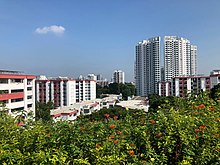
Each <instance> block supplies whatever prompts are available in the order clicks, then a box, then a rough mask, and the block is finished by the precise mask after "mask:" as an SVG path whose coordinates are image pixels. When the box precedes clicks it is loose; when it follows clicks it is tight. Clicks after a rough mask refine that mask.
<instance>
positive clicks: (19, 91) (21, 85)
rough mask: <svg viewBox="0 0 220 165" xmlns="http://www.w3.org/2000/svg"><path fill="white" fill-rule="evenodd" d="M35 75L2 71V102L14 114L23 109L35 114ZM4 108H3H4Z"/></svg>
mask: <svg viewBox="0 0 220 165" xmlns="http://www.w3.org/2000/svg"><path fill="white" fill-rule="evenodd" d="M35 79H36V77H35V76H32V75H24V74H22V73H20V72H17V71H3V70H1V71H0V102H1V103H2V104H4V106H5V107H4V110H6V111H7V112H8V113H9V114H11V115H12V116H14V117H15V116H17V115H19V114H21V112H22V110H24V111H25V112H27V113H29V112H31V113H32V115H33V116H35ZM2 109H3V108H2Z"/></svg>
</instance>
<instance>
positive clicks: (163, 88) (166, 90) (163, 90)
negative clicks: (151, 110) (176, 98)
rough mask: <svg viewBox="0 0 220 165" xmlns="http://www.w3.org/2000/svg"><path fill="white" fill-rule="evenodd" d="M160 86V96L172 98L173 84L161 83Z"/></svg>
mask: <svg viewBox="0 0 220 165" xmlns="http://www.w3.org/2000/svg"><path fill="white" fill-rule="evenodd" d="M158 86H159V95H160V96H171V82H170V81H160V82H159V83H158Z"/></svg>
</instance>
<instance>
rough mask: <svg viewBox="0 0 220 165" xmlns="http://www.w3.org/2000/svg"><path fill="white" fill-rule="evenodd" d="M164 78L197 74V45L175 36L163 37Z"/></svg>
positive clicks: (167, 79)
mask: <svg viewBox="0 0 220 165" xmlns="http://www.w3.org/2000/svg"><path fill="white" fill-rule="evenodd" d="M164 69H165V80H166V81H169V80H171V79H172V78H173V77H176V76H189V75H196V74H197V47H196V46H193V45H191V44H190V41H189V40H187V39H185V38H182V37H177V36H165V37H164Z"/></svg>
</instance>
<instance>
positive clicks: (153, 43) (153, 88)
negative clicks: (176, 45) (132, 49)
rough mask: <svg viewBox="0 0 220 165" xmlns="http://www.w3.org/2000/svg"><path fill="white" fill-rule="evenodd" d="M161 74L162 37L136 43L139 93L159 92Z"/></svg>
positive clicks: (137, 88)
mask: <svg viewBox="0 0 220 165" xmlns="http://www.w3.org/2000/svg"><path fill="white" fill-rule="evenodd" d="M160 79H161V75H160V37H154V38H150V39H148V40H143V41H141V42H139V43H138V44H137V45H136V60H135V84H136V90H137V95H139V96H147V95H149V94H153V93H158V82H159V81H160Z"/></svg>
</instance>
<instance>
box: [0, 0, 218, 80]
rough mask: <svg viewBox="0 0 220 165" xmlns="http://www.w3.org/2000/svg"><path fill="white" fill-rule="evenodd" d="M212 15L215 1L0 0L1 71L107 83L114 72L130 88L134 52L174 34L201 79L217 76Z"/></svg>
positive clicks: (215, 10)
mask: <svg viewBox="0 0 220 165" xmlns="http://www.w3.org/2000/svg"><path fill="white" fill-rule="evenodd" d="M219 8H220V1H219V0H209V1H207V0H182V1H181V0H35V1H34V0H0V57H1V60H0V66H1V67H0V69H10V70H20V71H24V72H25V73H29V74H36V75H40V74H43V75H47V76H59V75H62V76H71V77H78V76H79V75H80V74H81V75H87V74H88V73H95V74H102V75H103V76H104V77H106V78H108V79H110V78H111V76H112V73H113V71H114V70H117V69H121V70H123V71H124V72H125V77H126V81H133V75H134V59H135V45H136V44H137V43H138V42H139V41H141V40H143V39H147V38H151V37H154V36H161V37H163V36H164V35H177V36H180V37H184V38H187V39H189V40H190V41H191V43H192V44H195V45H197V46H198V53H199V54H198V70H199V73H204V74H207V75H208V74H209V72H210V71H211V70H213V69H220V62H219V61H220V10H219ZM53 25H55V26H54V27H51V26H53ZM44 27H45V28H44ZM46 27H47V28H46ZM37 28H38V31H36V29H37ZM43 28H44V29H43Z"/></svg>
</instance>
